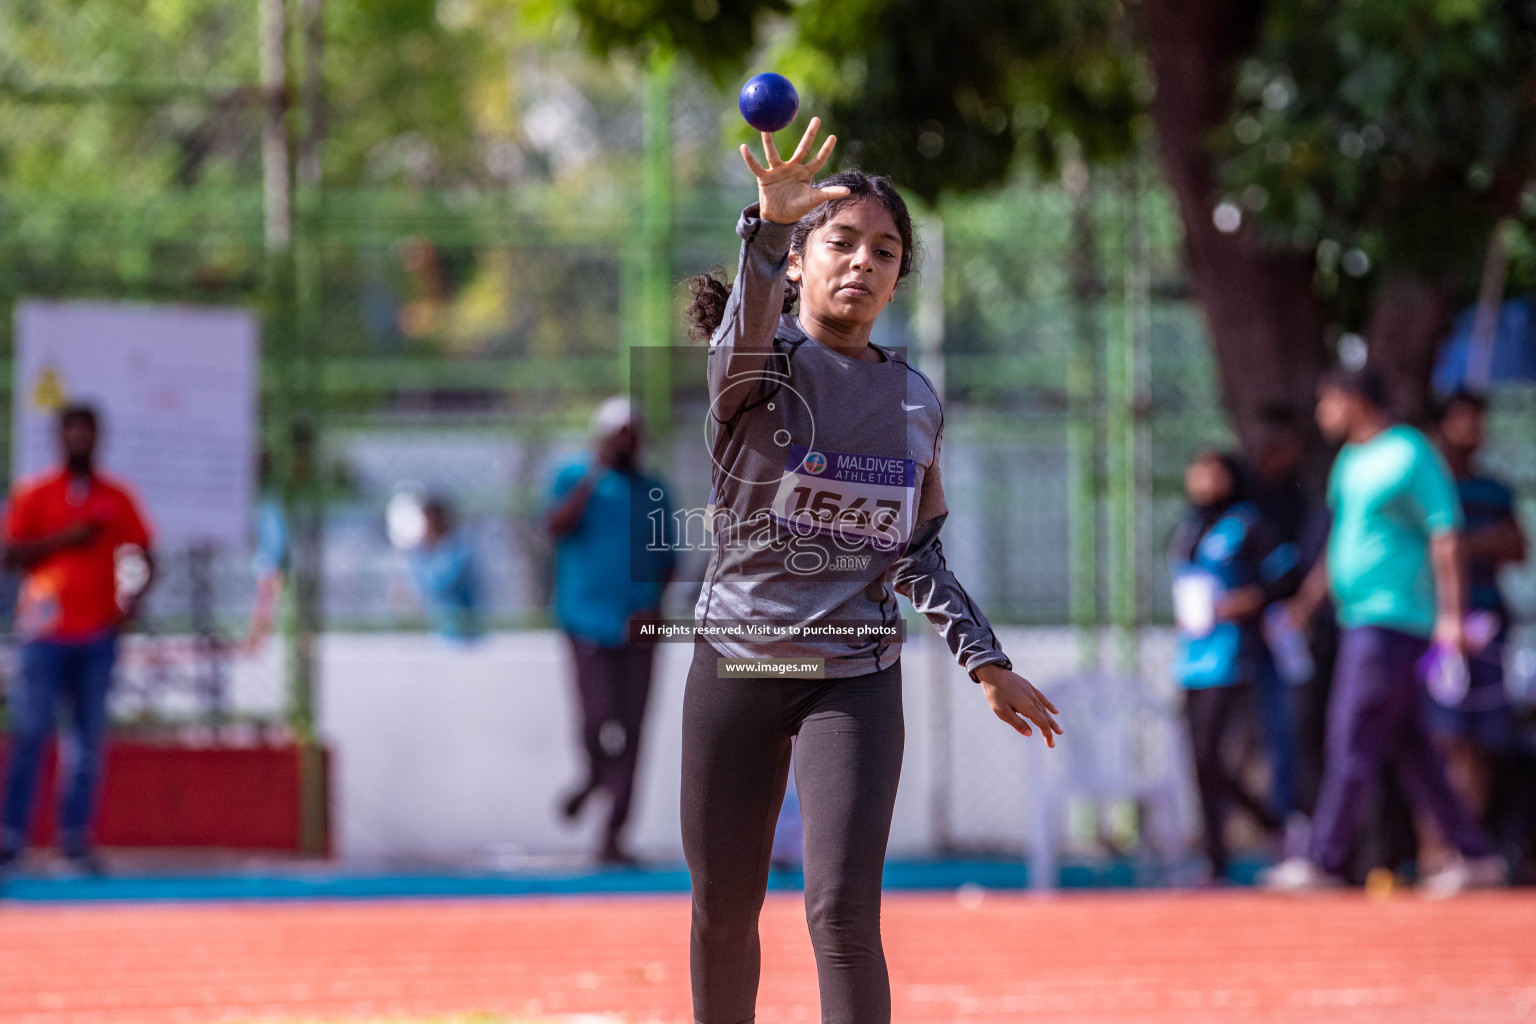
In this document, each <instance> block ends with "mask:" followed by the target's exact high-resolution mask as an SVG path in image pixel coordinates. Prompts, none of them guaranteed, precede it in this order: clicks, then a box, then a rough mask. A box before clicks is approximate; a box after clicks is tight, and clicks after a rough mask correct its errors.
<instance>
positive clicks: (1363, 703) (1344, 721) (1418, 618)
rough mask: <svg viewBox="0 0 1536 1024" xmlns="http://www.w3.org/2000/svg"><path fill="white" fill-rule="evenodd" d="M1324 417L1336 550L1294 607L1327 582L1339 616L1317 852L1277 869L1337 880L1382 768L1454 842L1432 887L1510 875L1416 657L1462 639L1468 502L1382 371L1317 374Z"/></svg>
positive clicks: (1315, 597)
mask: <svg viewBox="0 0 1536 1024" xmlns="http://www.w3.org/2000/svg"><path fill="white" fill-rule="evenodd" d="M1317 423H1318V426H1319V427H1320V428H1321V429H1322V432H1323V434H1324V436H1326V437H1327V438H1329V439H1330V440H1333V441H1342V442H1344V447H1343V448H1342V449H1341V450H1340V452H1339V454H1338V457H1337V458H1336V459H1335V460H1334V464H1333V470H1332V472H1331V473H1330V475H1329V480H1328V504H1329V507H1330V509H1331V510H1332V512H1333V529H1332V532H1331V533H1330V535H1329V538H1328V550H1327V552H1326V554H1325V555H1324V557H1323V560H1322V562H1321V563H1320V564H1319V565H1318V566H1317V567H1316V568H1315V569H1314V570H1313V572H1312V573H1311V575H1310V576H1309V577H1308V579H1307V582H1306V583H1305V584H1304V585H1303V587H1302V590H1301V593H1300V594H1299V595H1298V596H1297V598H1296V601H1295V602H1294V603H1293V606H1292V614H1293V619H1294V620H1295V621H1297V622H1305V621H1306V620H1307V619H1308V618H1310V617H1311V613H1312V610H1313V609H1315V608H1316V607H1317V605H1318V603H1320V602H1321V601H1322V599H1323V597H1324V595H1325V593H1330V594H1331V595H1332V597H1333V603H1334V607H1335V609H1336V612H1337V615H1338V619H1339V625H1340V626H1341V627H1342V629H1343V631H1344V632H1343V638H1342V640H1341V641H1340V646H1339V656H1338V661H1337V662H1336V664H1335V666H1334V675H1333V692H1332V695H1331V698H1330V703H1329V708H1328V741H1327V761H1326V764H1325V766H1324V770H1323V782H1322V791H1321V793H1320V794H1319V796H1318V803H1317V813H1316V816H1315V818H1314V821H1313V830H1312V841H1311V849H1310V851H1309V856H1308V857H1306V858H1294V859H1292V860H1289V861H1286V862H1285V863H1283V864H1281V865H1280V866H1279V867H1278V868H1276V869H1274V870H1273V871H1272V872H1270V873H1269V874H1268V876H1267V878H1266V880H1265V881H1266V884H1268V885H1269V886H1270V887H1271V888H1275V889H1282V890H1297V889H1311V888H1317V887H1320V886H1323V885H1328V884H1332V883H1333V882H1334V881H1335V879H1336V876H1337V875H1338V873H1339V871H1340V870H1342V868H1343V866H1344V861H1345V858H1346V856H1347V854H1348V850H1349V844H1350V842H1351V840H1352V839H1353V837H1354V832H1355V830H1356V828H1357V826H1358V822H1359V818H1360V813H1361V810H1362V805H1363V803H1364V801H1365V799H1366V797H1367V795H1368V793H1369V790H1370V787H1371V786H1372V784H1373V783H1374V782H1375V780H1376V778H1377V774H1378V772H1379V771H1380V770H1381V769H1382V768H1383V767H1390V768H1392V769H1393V770H1394V771H1395V773H1396V775H1397V777H1398V780H1399V782H1400V783H1401V784H1402V786H1403V789H1404V791H1405V792H1406V793H1407V794H1408V796H1409V797H1410V799H1411V800H1412V801H1413V802H1414V803H1415V804H1416V805H1418V806H1419V807H1420V808H1421V809H1423V810H1425V811H1428V812H1429V813H1430V815H1431V816H1432V817H1433V818H1434V819H1435V821H1436V823H1437V824H1438V825H1439V826H1440V828H1441V830H1442V831H1443V832H1444V833H1445V837H1446V839H1447V841H1448V842H1449V843H1450V844H1451V845H1452V846H1454V847H1455V848H1456V850H1457V851H1458V853H1459V854H1460V857H1459V859H1458V860H1457V861H1456V862H1454V863H1453V864H1451V865H1450V866H1448V867H1447V868H1445V869H1444V870H1443V871H1441V872H1439V873H1438V874H1436V875H1435V876H1433V877H1431V878H1429V879H1428V880H1426V882H1425V886H1426V888H1427V889H1428V890H1429V891H1430V892H1432V893H1436V894H1441V895H1449V894H1451V893H1454V892H1458V891H1460V890H1462V889H1466V888H1472V887H1478V886H1486V885H1494V884H1498V883H1500V882H1502V881H1503V878H1504V873H1505V865H1504V863H1503V861H1502V859H1500V858H1498V857H1496V856H1493V855H1492V850H1491V847H1490V845H1489V843H1488V839H1487V837H1486V836H1484V835H1483V833H1482V830H1481V829H1479V828H1478V827H1477V824H1476V823H1475V822H1474V821H1473V820H1472V816H1471V814H1470V813H1469V812H1468V811H1467V809H1466V808H1465V807H1464V806H1463V805H1462V804H1461V803H1460V802H1459V801H1458V800H1457V799H1456V797H1455V795H1454V793H1452V791H1451V787H1450V784H1449V782H1448V781H1447V779H1446V774H1445V762H1444V760H1443V759H1442V758H1441V756H1440V755H1439V753H1438V752H1437V751H1436V749H1435V746H1434V744H1432V743H1431V742H1430V738H1429V733H1428V730H1427V728H1426V726H1425V723H1424V718H1423V714H1422V710H1423V706H1422V693H1423V689H1422V684H1421V683H1420V680H1419V678H1418V670H1419V664H1420V662H1421V660H1422V659H1423V658H1424V655H1425V654H1426V653H1427V652H1428V651H1429V649H1430V644H1431V641H1433V642H1434V643H1435V644H1437V645H1438V646H1440V647H1441V648H1442V649H1443V650H1444V652H1445V653H1446V654H1447V655H1448V656H1452V657H1460V656H1461V655H1462V653H1463V652H1464V649H1465V646H1466V640H1465V634H1464V627H1463V622H1462V616H1463V614H1464V612H1465V607H1466V596H1465V592H1466V585H1465V579H1464V566H1463V564H1462V552H1461V528H1462V518H1461V508H1460V505H1459V503H1458V501H1457V497H1456V487H1455V484H1454V482H1453V481H1452V479H1451V475H1450V473H1449V471H1448V470H1447V469H1446V467H1445V463H1444V461H1443V460H1442V459H1441V458H1440V455H1439V453H1438V452H1436V451H1435V449H1434V447H1433V446H1432V445H1431V444H1430V443H1429V440H1428V439H1427V438H1426V437H1425V436H1424V435H1423V434H1421V433H1419V432H1418V431H1417V430H1414V429H1413V428H1412V427H1409V426H1406V425H1404V424H1400V423H1396V422H1394V420H1393V419H1392V417H1391V415H1390V414H1389V413H1388V411H1387V394H1386V387H1385V385H1384V383H1383V381H1382V379H1381V377H1380V376H1378V375H1377V374H1376V373H1375V371H1374V370H1372V369H1371V368H1369V367H1367V368H1363V369H1359V370H1353V371H1348V370H1336V371H1334V372H1333V373H1332V374H1330V375H1329V376H1327V377H1325V378H1324V379H1323V382H1322V383H1321V384H1320V385H1319V387H1318V402H1317Z"/></svg>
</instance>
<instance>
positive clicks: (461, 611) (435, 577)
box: [411, 498, 480, 643]
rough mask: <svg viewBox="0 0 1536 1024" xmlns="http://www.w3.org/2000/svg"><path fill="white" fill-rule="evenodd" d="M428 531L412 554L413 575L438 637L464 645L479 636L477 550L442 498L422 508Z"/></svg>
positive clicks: (428, 502)
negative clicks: (457, 524) (457, 525)
mask: <svg viewBox="0 0 1536 1024" xmlns="http://www.w3.org/2000/svg"><path fill="white" fill-rule="evenodd" d="M421 514H422V518H423V519H424V521H425V526H426V531H425V533H424V534H423V535H422V539H421V544H420V545H419V546H418V547H417V548H416V550H415V552H413V553H412V555H411V574H412V575H413V576H415V577H416V585H417V587H418V588H420V590H421V596H422V600H423V601H424V602H425V603H426V605H427V610H428V612H429V613H430V614H431V616H432V623H433V626H434V627H435V628H436V630H437V633H438V635H439V636H441V637H443V638H445V639H447V640H452V641H455V642H459V643H463V642H467V641H470V640H474V639H475V638H476V637H478V636H479V635H480V580H479V573H478V572H477V570H476V567H475V550H474V546H473V545H472V544H471V543H470V540H469V538H468V537H467V536H466V535H465V532H464V531H463V530H462V529H456V528H455V525H454V517H453V511H452V509H450V508H449V507H448V504H447V502H445V501H444V500H443V499H441V498H428V499H427V500H426V501H425V502H423V503H422V506H421Z"/></svg>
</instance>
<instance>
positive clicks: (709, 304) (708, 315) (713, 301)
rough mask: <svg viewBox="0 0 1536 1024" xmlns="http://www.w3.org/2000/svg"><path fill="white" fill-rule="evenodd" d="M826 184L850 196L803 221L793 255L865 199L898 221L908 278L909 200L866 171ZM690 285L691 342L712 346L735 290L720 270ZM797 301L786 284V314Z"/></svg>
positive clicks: (911, 251) (796, 292)
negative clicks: (823, 228)
mask: <svg viewBox="0 0 1536 1024" xmlns="http://www.w3.org/2000/svg"><path fill="white" fill-rule="evenodd" d="M828 185H842V186H843V187H845V188H847V189H848V194H847V195H846V196H842V197H840V198H837V199H833V200H830V201H828V202H825V203H822V204H821V205H820V206H818V207H816V209H814V210H812V211H811V212H810V213H808V214H806V215H805V216H804V217H802V218H800V222H799V223H798V224H796V225H795V230H794V234H793V235H791V236H790V241H789V251H790V252H793V253H801V254H803V253H804V252H805V243H806V240H807V239H808V238H810V236H811V232H813V231H815V230H816V229H817V228H819V227H821V226H822V225H824V224H826V223H827V222H828V221H830V220H831V219H832V218H833V216H834V215H836V213H837V212H838V211H839V210H842V209H844V208H846V207H848V206H851V205H853V204H854V203H857V202H859V201H861V200H864V199H873V200H875V201H876V202H877V203H879V204H880V205H881V206H883V207H885V209H886V211H887V212H888V213H890V215H891V219H892V220H893V221H895V222H896V233H897V234H898V235H900V236H901V269H900V272H899V276H900V277H903V278H904V277H906V276H907V275H908V274H910V273H911V272H912V263H913V260H914V258H915V255H916V247H917V241H916V239H915V237H914V236H913V231H912V214H911V213H910V212H909V211H908V210H907V203H906V200H904V199H902V198H901V193H900V192H898V191H896V186H895V185H893V184H891V180H890V179H889V178H885V177H882V176H880V175H874V174H865V173H864V172H863V171H857V170H847V171H838V172H837V173H836V174H833V175H831V176H830V177H827V178H824V179H822V180H821V181H820V182H817V187H818V188H825V187H826V186H828ZM687 285H688V290H689V292H690V293H692V295H693V299H692V301H690V302H689V303H688V306H687V308H685V309H684V310H683V316H684V317H686V318H687V320H688V337H690V338H692V339H694V340H695V341H708V340H709V339H710V338H711V337H712V336H713V335H714V333H715V331H716V329H718V328H719V326H720V323H721V321H722V320H723V319H724V317H725V302H726V299H728V298H729V297H730V294H731V286H730V285H728V284H726V282H725V271H724V270H723V269H722V268H719V267H717V268H715V269H714V270H712V271H710V272H709V273H707V274H695V275H693V276H692V277H690V278H688V280H687ZM799 299H800V287H799V285H797V284H795V283H794V282H793V281H789V282H786V283H785V287H784V312H785V313H790V312H793V311H794V308H795V303H796V302H798V301H799Z"/></svg>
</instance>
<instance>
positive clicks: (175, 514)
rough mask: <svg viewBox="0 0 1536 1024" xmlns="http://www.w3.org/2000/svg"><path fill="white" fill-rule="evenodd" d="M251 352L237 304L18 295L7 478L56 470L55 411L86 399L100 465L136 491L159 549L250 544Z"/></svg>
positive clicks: (249, 319) (249, 329)
mask: <svg viewBox="0 0 1536 1024" xmlns="http://www.w3.org/2000/svg"><path fill="white" fill-rule="evenodd" d="M257 350H258V328H257V320H256V316H255V314H254V313H252V312H250V311H248V310H244V309H227V308H226V309H216V308H208V307H195V306H151V305H142V304H128V303H105V302H50V301H40V300H33V299H29V300H25V301H23V302H21V303H19V304H18V305H17V309H16V362H15V372H14V375H13V376H12V381H13V401H12V406H11V407H12V417H13V424H14V433H13V434H12V436H13V437H14V438H15V443H14V445H13V448H12V455H11V463H12V469H13V472H14V473H15V475H16V476H17V477H18V478H19V477H20V476H22V475H27V474H32V473H37V472H41V471H43V470H47V469H49V468H51V467H54V466H56V465H58V462H59V452H58V441H57V434H58V427H57V414H58V411H59V409H60V408H61V407H62V406H63V405H65V404H66V403H71V402H87V403H89V404H91V405H93V406H95V407H96V410H97V412H98V413H99V414H100V416H101V447H100V449H99V451H98V462H99V464H100V465H101V467H102V468H103V469H104V470H105V471H106V472H108V473H110V474H112V475H113V476H116V477H118V478H119V479H122V480H124V481H126V482H127V483H128V484H130V485H131V486H132V487H133V488H134V490H136V491H137V492H138V494H139V497H140V498H141V500H142V501H143V502H144V505H145V507H146V508H147V510H148V512H149V515H150V517H151V518H152V520H153V525H154V529H155V531H156V535H157V542H158V543H160V544H162V545H167V546H173V547H179V546H182V545H187V544H193V543H207V544H218V545H238V546H244V545H247V544H248V543H249V542H250V534H249V517H250V510H251V501H252V487H253V481H254V477H255V473H256V463H255V436H256V388H257Z"/></svg>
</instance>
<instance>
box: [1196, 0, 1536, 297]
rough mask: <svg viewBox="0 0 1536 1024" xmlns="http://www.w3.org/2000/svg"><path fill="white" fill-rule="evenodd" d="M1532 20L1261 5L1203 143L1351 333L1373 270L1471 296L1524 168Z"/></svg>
mask: <svg viewBox="0 0 1536 1024" xmlns="http://www.w3.org/2000/svg"><path fill="white" fill-rule="evenodd" d="M1533 99H1536V10H1533V9H1532V7H1531V5H1530V4H1526V3H1523V2H1519V3H1517V2H1502V0H1356V2H1353V3H1344V4H1340V3H1336V2H1329V0H1293V2H1290V3H1286V4H1272V5H1270V6H1269V13H1268V16H1267V17H1266V18H1265V20H1264V23H1263V32H1262V35H1261V38H1260V42H1259V44H1258V46H1257V47H1256V48H1255V50H1254V52H1253V54H1252V56H1250V57H1249V58H1248V59H1246V60H1245V61H1244V62H1243V63H1242V65H1241V67H1240V69H1239V71H1238V74H1237V81H1236V90H1235V98H1234V103H1233V105H1232V111H1231V116H1230V118H1229V119H1228V121H1227V124H1226V125H1225V126H1224V127H1223V128H1222V130H1221V131H1220V133H1219V134H1218V137H1217V139H1216V140H1215V146H1216V150H1217V153H1218V155H1219V157H1220V168H1219V169H1220V175H1221V177H1220V180H1221V183H1222V186H1223V187H1224V190H1225V192H1226V193H1227V195H1228V196H1229V198H1230V199H1231V200H1233V201H1235V202H1236V203H1237V204H1238V205H1239V206H1240V207H1242V208H1243V209H1244V210H1245V211H1246V212H1247V213H1248V214H1249V215H1251V216H1252V217H1253V218H1254V219H1256V220H1257V221H1258V223H1259V225H1260V227H1261V232H1262V235H1263V238H1264V240H1265V241H1266V242H1267V243H1268V244H1270V245H1273V246H1279V247H1291V246H1294V247H1299V248H1303V249H1315V251H1316V253H1317V271H1318V281H1319V285H1320V286H1321V290H1322V291H1323V293H1324V294H1325V295H1327V296H1331V297H1336V298H1337V299H1338V300H1339V308H1338V310H1337V312H1338V313H1339V315H1340V316H1341V317H1342V318H1343V319H1344V320H1345V321H1346V322H1349V323H1350V326H1358V325H1359V323H1360V321H1361V320H1362V319H1363V317H1364V315H1365V313H1366V300H1367V298H1368V296H1369V292H1370V285H1371V283H1372V277H1373V275H1372V273H1371V271H1372V268H1378V267H1379V268H1383V269H1386V270H1389V271H1393V272H1398V273H1412V274H1415V275H1420V276H1423V277H1427V278H1446V279H1449V280H1450V281H1451V282H1452V284H1453V288H1454V289H1456V290H1459V291H1460V292H1461V293H1462V294H1463V295H1465V294H1467V293H1468V292H1470V291H1471V290H1472V289H1473V288H1475V286H1476V275H1477V272H1478V270H1479V268H1480V267H1481V264H1482V259H1483V254H1484V251H1485V249H1486V246H1487V244H1488V239H1489V234H1490V231H1491V230H1492V228H1493V225H1494V222H1495V221H1496V220H1497V219H1498V218H1500V217H1502V216H1507V215H1509V214H1510V213H1512V212H1514V210H1515V209H1516V206H1517V200H1518V197H1519V194H1520V191H1521V189H1522V188H1523V187H1524V185H1525V182H1526V179H1527V177H1528V175H1529V173H1530V171H1531V168H1532V166H1533V160H1536V107H1533Z"/></svg>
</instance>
